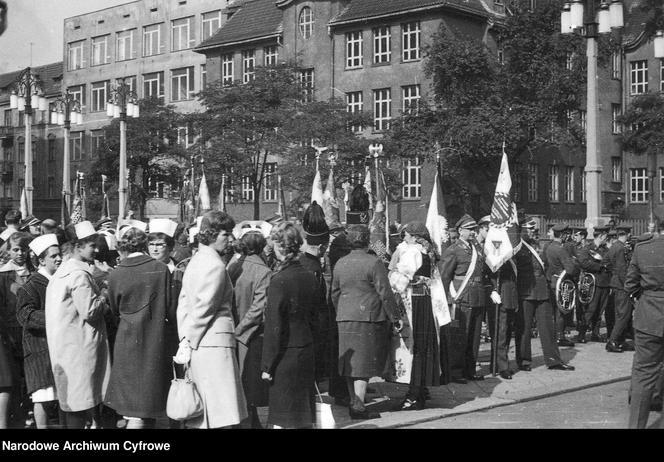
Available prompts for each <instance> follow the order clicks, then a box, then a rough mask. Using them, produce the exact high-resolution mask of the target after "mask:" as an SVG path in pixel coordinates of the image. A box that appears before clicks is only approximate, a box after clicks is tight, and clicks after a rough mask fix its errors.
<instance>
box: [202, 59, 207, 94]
mask: <svg viewBox="0 0 664 462" xmlns="http://www.w3.org/2000/svg"><path fill="white" fill-rule="evenodd" d="M205 87H207V67H205V64H201V90H204V89H205Z"/></svg>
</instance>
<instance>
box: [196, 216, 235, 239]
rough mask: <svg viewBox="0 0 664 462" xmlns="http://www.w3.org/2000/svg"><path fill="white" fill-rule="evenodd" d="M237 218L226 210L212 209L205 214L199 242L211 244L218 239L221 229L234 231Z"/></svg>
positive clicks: (199, 232)
mask: <svg viewBox="0 0 664 462" xmlns="http://www.w3.org/2000/svg"><path fill="white" fill-rule="evenodd" d="M234 227H235V220H233V217H231V216H230V215H229V214H227V213H226V212H220V211H219V210H211V211H209V212H206V213H205V214H204V215H203V219H202V220H201V228H200V229H199V230H198V242H200V243H201V244H203V245H210V244H212V243H213V242H215V241H216V240H217V236H219V233H220V232H221V231H226V232H228V233H230V232H232V231H233V228H234Z"/></svg>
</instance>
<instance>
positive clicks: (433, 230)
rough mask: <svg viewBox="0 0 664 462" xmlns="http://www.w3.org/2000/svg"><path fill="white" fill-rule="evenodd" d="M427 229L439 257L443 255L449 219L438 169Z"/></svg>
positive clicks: (432, 191) (432, 192)
mask: <svg viewBox="0 0 664 462" xmlns="http://www.w3.org/2000/svg"><path fill="white" fill-rule="evenodd" d="M425 224H426V227H427V230H428V231H429V235H430V236H431V242H433V244H434V245H435V246H436V249H437V250H438V255H442V253H443V242H446V241H447V239H446V238H445V234H444V230H446V229H447V219H446V218H445V202H444V201H443V190H442V187H441V184H440V172H439V171H438V169H436V175H435V177H434V180H433V189H432V190H431V199H430V200H429V210H428V211H427V219H426V223H425Z"/></svg>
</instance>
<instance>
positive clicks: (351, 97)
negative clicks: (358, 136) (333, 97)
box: [346, 91, 364, 132]
mask: <svg viewBox="0 0 664 462" xmlns="http://www.w3.org/2000/svg"><path fill="white" fill-rule="evenodd" d="M346 110H347V111H348V112H352V113H359V112H362V111H363V110H364V103H363V101H362V92H361V91H352V92H349V93H346ZM350 129H351V131H353V132H360V131H362V125H359V124H358V125H352V126H351V127H350Z"/></svg>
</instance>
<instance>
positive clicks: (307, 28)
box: [298, 6, 314, 39]
mask: <svg viewBox="0 0 664 462" xmlns="http://www.w3.org/2000/svg"><path fill="white" fill-rule="evenodd" d="M298 24H299V26H300V34H302V38H305V39H308V38H309V37H311V33H312V32H313V30H314V13H313V12H312V11H311V8H309V7H308V6H305V7H302V9H301V10H300V17H299V19H298Z"/></svg>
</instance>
